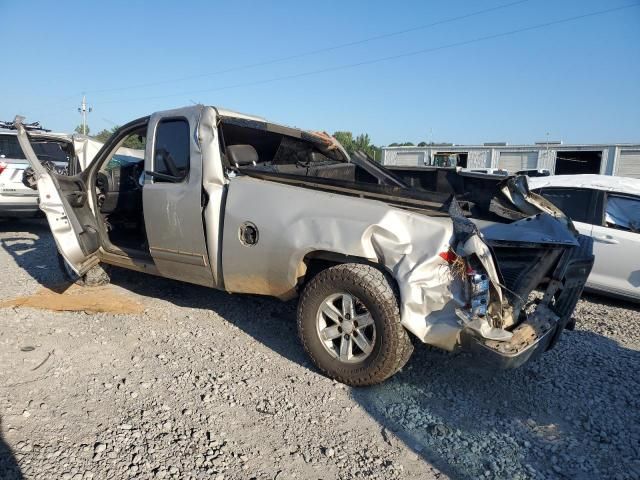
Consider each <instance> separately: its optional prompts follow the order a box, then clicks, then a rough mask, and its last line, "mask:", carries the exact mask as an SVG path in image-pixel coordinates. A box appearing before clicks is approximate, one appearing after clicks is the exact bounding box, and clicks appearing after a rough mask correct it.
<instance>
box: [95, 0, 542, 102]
mask: <svg viewBox="0 0 640 480" xmlns="http://www.w3.org/2000/svg"><path fill="white" fill-rule="evenodd" d="M529 1H530V0H517V1H515V2H510V3H505V4H503V5H498V6H495V7H491V8H485V9H483V10H477V11H475V12H471V13H466V14H464V15H458V16H456V17H450V18H446V19H443V20H438V21H437V22H433V23H428V24H425V25H419V26H417V27H412V28H407V29H404V30H397V31H395V32H389V33H383V34H380V35H375V36H373V37H367V38H362V39H360V40H354V41H351V42H347V43H341V44H339V45H333V46H331V47H324V48H318V49H315V50H309V51H306V52H302V53H297V54H294V55H289V56H286V57H279V58H274V59H271V60H265V61H262V62H256V63H248V64H245V65H238V66H236V67H230V68H227V69H224V70H217V71H215V72H210V73H200V74H197V75H189V76H186V77H180V78H173V79H167V80H159V81H157V82H149V83H139V84H136V85H129V86H121V87H113V88H105V89H101V90H90V91H89V93H91V94H97V93H108V92H118V91H122V90H131V89H136V88H146V87H154V86H157V85H166V84H168V83H176V82H183V81H186V80H193V79H196V78H204V77H212V76H215V75H221V74H223V73H230V72H237V71H239V70H247V69H250V68H256V67H264V66H266V65H273V64H274V63H281V62H286V61H288V60H296V59H298V58H303V57H308V56H311V55H317V54H319V53H325V52H331V51H334V50H339V49H342V48H347V47H353V46H356V45H361V44H363V43H367V42H372V41H374V40H381V39H384V38H390V37H395V36H398V35H404V34H406V33H410V32H415V31H418V30H425V29H427V28H432V27H436V26H438V25H444V24H446V23H451V22H457V21H458V20H464V19H466V18H471V17H475V16H478V15H483V14H485V13H490V12H494V11H496V10H502V9H504V8H508V7H512V6H514V5H519V4H521V3H526V2H529Z"/></svg>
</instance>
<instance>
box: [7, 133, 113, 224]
mask: <svg viewBox="0 0 640 480" xmlns="http://www.w3.org/2000/svg"><path fill="white" fill-rule="evenodd" d="M25 128H26V129H28V130H29V134H30V136H31V145H32V147H33V150H34V152H35V153H36V156H37V157H38V159H39V160H40V162H41V163H42V164H44V165H45V166H46V168H48V169H51V170H54V171H55V172H57V173H59V174H63V175H66V174H68V173H69V172H70V171H71V173H72V174H73V173H77V172H79V171H80V170H81V169H82V167H83V166H84V165H86V164H87V163H88V161H90V160H91V158H93V157H92V154H95V152H97V148H96V145H101V144H100V143H99V142H95V144H96V145H89V144H90V143H91V144H92V143H94V141H93V140H90V139H88V138H86V137H80V136H71V135H66V134H62V133H51V132H50V131H49V130H45V129H43V128H42V127H41V126H40V125H39V124H37V123H35V124H31V125H27V126H25ZM76 152H77V153H76ZM87 153H88V154H89V155H88V156H87ZM28 167H29V162H28V161H27V159H26V157H25V155H24V152H23V151H22V148H21V147H20V145H19V143H18V138H17V131H16V129H15V126H14V124H13V122H0V217H10V218H11V217H14V218H20V217H33V216H37V215H39V214H41V213H42V212H41V211H40V209H39V208H38V192H37V191H34V190H33V189H31V188H28V186H26V185H24V184H23V182H22V178H23V174H24V171H25V169H26V168H28Z"/></svg>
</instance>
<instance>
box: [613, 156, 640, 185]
mask: <svg viewBox="0 0 640 480" xmlns="http://www.w3.org/2000/svg"><path fill="white" fill-rule="evenodd" d="M617 175H618V176H619V177H631V178H640V150H622V151H621V152H620V158H619V160H618V173H617Z"/></svg>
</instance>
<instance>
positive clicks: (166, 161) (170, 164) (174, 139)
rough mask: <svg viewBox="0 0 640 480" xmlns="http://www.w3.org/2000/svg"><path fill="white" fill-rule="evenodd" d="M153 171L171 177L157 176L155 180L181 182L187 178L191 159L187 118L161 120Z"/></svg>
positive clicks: (158, 128) (157, 133) (155, 147)
mask: <svg viewBox="0 0 640 480" xmlns="http://www.w3.org/2000/svg"><path fill="white" fill-rule="evenodd" d="M153 151H154V154H153V155H154V157H153V171H154V172H155V173H159V174H161V175H168V176H169V177H172V178H171V179H166V180H165V179H162V178H159V177H155V180H154V181H155V182H171V181H173V182H176V181H177V182H179V181H182V180H184V179H185V178H187V175H188V174H189V161H190V135H189V122H188V121H187V120H186V119H175V118H172V119H168V120H161V121H160V123H158V127H157V129H156V143H155V145H154V150H153Z"/></svg>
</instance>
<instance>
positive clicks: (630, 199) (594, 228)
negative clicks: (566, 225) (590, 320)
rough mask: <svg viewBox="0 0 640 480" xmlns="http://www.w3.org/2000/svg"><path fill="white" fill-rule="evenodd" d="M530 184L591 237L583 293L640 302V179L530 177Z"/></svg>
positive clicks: (593, 176)
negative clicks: (591, 258)
mask: <svg viewBox="0 0 640 480" xmlns="http://www.w3.org/2000/svg"><path fill="white" fill-rule="evenodd" d="M529 186H530V188H531V190H532V191H535V192H536V193H540V194H542V196H544V197H545V198H547V199H548V200H550V201H551V202H553V203H554V204H555V205H556V206H557V207H559V208H560V209H561V210H562V211H564V213H565V214H567V216H569V217H571V219H572V220H573V223H574V225H575V226H576V228H577V229H578V230H579V232H580V233H582V234H583V235H589V236H591V237H593V240H594V243H593V253H594V255H595V263H594V265H593V269H592V270H591V275H590V276H589V279H588V281H587V285H586V287H587V289H589V290H594V291H597V292H600V293H604V294H608V295H612V296H616V297H621V298H624V299H627V300H632V301H636V302H638V301H640V179H635V178H626V177H611V176H608V175H557V176H551V177H537V178H530V179H529Z"/></svg>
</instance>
